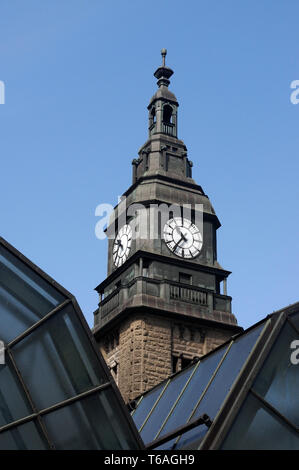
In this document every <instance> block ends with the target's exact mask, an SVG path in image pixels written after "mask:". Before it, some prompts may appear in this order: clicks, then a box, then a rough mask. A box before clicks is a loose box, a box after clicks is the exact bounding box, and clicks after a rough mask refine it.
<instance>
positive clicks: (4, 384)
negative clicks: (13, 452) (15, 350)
mask: <svg viewBox="0 0 299 470" xmlns="http://www.w3.org/2000/svg"><path fill="white" fill-rule="evenodd" d="M6 359H7V360H6V364H3V365H2V364H1V365H0V427H1V426H5V425H6V424H8V423H11V422H12V421H16V420H17V419H20V418H24V417H25V416H28V415H30V414H32V410H31V407H30V405H29V403H28V402H27V397H26V396H25V393H24V391H23V389H22V387H21V385H20V382H19V380H18V378H17V376H16V374H15V372H13V369H12V365H11V363H10V361H9V359H8V356H7V357H6Z"/></svg>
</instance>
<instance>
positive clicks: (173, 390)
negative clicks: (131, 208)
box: [141, 365, 195, 443]
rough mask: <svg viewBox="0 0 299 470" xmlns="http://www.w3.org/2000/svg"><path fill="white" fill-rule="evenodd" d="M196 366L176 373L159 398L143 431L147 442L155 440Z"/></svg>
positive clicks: (142, 433) (142, 434) (142, 435)
mask: <svg viewBox="0 0 299 470" xmlns="http://www.w3.org/2000/svg"><path fill="white" fill-rule="evenodd" d="M194 367H195V365H193V366H192V367H189V368H188V369H186V370H184V371H182V372H181V373H180V374H178V375H176V376H175V377H174V378H173V379H172V380H171V381H170V383H169V384H168V386H167V388H166V390H165V392H164V393H163V395H162V397H161V398H160V400H159V403H158V404H157V406H156V408H155V409H154V410H153V412H152V414H151V416H150V417H149V419H148V421H147V422H146V424H145V426H144V428H143V429H142V431H141V437H142V439H143V441H144V442H145V443H148V442H151V441H152V440H154V438H155V436H156V434H157V432H158V431H159V429H160V427H161V425H162V423H163V421H164V420H165V418H166V416H167V415H168V413H169V411H170V410H171V407H172V405H173V404H174V402H175V400H176V399H177V397H178V396H179V394H180V392H181V390H182V388H183V387H184V385H185V384H186V382H187V380H188V378H189V377H190V375H191V373H192V371H193V369H194Z"/></svg>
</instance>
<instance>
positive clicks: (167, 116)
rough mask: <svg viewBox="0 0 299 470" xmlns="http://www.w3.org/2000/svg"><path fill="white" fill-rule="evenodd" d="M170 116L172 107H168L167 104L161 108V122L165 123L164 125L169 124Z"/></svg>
mask: <svg viewBox="0 0 299 470" xmlns="http://www.w3.org/2000/svg"><path fill="white" fill-rule="evenodd" d="M171 116H172V107H171V106H169V104H166V105H165V106H164V107H163V122H165V124H170V123H171Z"/></svg>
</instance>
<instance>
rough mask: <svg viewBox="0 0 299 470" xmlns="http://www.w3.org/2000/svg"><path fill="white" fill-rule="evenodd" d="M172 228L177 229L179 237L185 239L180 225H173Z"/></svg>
mask: <svg viewBox="0 0 299 470" xmlns="http://www.w3.org/2000/svg"><path fill="white" fill-rule="evenodd" d="M174 230H177V231H178V232H179V234H180V235H181V237H182V238H183V239H184V242H186V241H187V238H186V237H185V235H184V234H183V232H182V231H181V229H180V227H179V226H178V225H176V226H175V227H174Z"/></svg>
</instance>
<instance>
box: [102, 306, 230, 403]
mask: <svg viewBox="0 0 299 470" xmlns="http://www.w3.org/2000/svg"><path fill="white" fill-rule="evenodd" d="M230 336H231V332H230V331H227V330H221V329H214V328H213V329H212V328H207V327H201V326H200V325H198V326H197V325H196V326H195V325H194V323H188V322H181V321H180V322H175V321H174V320H172V319H167V318H162V317H158V316H153V315H150V314H149V315H134V316H133V317H130V318H129V319H126V320H124V321H123V322H122V323H121V324H120V325H119V326H118V327H117V329H115V330H113V331H112V332H110V333H108V334H107V335H105V336H104V337H103V338H102V339H101V340H100V342H99V346H100V350H101V352H102V354H103V356H104V359H105V360H106V362H107V364H108V367H110V368H111V372H112V375H114V377H115V379H116V382H117V384H118V386H119V388H120V391H121V393H122V395H123V398H124V400H125V401H126V402H127V401H129V400H132V399H134V398H135V397H136V396H138V395H140V394H141V393H143V392H144V391H146V390H149V389H151V388H152V387H154V386H155V385H157V384H158V383H160V382H161V381H162V380H164V379H165V378H166V377H168V376H169V375H171V374H172V373H173V372H174V367H175V368H176V370H180V368H181V366H182V365H184V364H186V361H188V360H191V359H193V358H194V357H195V356H198V357H200V356H202V355H204V354H207V353H208V352H209V351H211V350H212V349H214V348H215V347H217V346H219V345H220V344H222V343H223V342H224V341H226V340H227V339H228V338H229V337H230ZM182 360H183V361H185V362H184V363H183V362H182Z"/></svg>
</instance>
